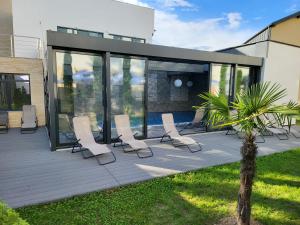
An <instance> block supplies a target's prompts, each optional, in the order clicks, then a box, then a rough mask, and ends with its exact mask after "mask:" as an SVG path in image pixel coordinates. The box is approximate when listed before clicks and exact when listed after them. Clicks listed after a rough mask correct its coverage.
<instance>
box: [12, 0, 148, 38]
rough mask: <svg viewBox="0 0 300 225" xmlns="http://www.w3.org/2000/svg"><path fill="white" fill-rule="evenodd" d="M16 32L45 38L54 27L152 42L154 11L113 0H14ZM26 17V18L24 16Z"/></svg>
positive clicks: (55, 28)
mask: <svg viewBox="0 0 300 225" xmlns="http://www.w3.org/2000/svg"><path fill="white" fill-rule="evenodd" d="M12 8H13V15H14V19H13V25H14V33H15V34H16V35H24V36H32V37H38V38H41V40H42V41H44V42H45V40H46V33H45V31H46V30H53V31H56V30H57V26H63V27H70V28H78V29H85V30H91V31H98V32H103V33H104V36H107V35H108V34H118V35H123V36H130V37H137V38H144V39H146V41H147V42H151V39H152V33H153V32H154V10H153V9H150V8H146V7H140V6H136V5H131V4H127V3H123V2H118V1H114V0H85V1H74V0H51V1H49V0H26V1H24V0H13V7H12ZM24 18H26V19H24Z"/></svg>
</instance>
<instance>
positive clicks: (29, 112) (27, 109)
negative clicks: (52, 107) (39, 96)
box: [21, 105, 38, 133]
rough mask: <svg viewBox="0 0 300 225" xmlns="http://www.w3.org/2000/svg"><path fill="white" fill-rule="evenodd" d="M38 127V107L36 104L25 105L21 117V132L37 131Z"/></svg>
mask: <svg viewBox="0 0 300 225" xmlns="http://www.w3.org/2000/svg"><path fill="white" fill-rule="evenodd" d="M37 128H38V120H37V117H36V108H35V106H34V105H23V107H22V118H21V133H25V132H26V133H27V132H35V131H36V129H37Z"/></svg>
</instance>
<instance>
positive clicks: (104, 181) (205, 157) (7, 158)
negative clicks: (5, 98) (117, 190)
mask: <svg viewBox="0 0 300 225" xmlns="http://www.w3.org/2000/svg"><path fill="white" fill-rule="evenodd" d="M190 136H191V137H193V138H194V139H195V140H198V141H199V142H200V143H202V144H203V151H202V152H198V153H194V154H192V153H190V152H189V151H188V150H187V149H184V148H182V149H181V148H174V147H173V146H171V145H169V144H167V143H166V144H161V143H159V140H158V139H152V140H147V141H146V142H147V143H148V144H149V145H150V146H151V147H152V148H153V152H154V157H152V158H147V159H139V158H138V157H137V156H136V155H135V154H128V153H127V154H125V153H123V152H122V151H121V149H120V148H114V149H113V151H114V152H115V154H116V157H117V161H116V162H115V163H113V164H109V165H105V166H99V165H98V164H97V162H96V160H95V159H86V160H84V159H82V157H81V154H80V153H76V154H71V153H70V152H69V151H57V152H51V151H50V149H49V140H48V137H47V134H46V129H45V128H40V129H39V130H38V131H37V132H36V133H34V134H20V132H19V130H18V129H11V130H10V131H9V133H8V134H0V199H1V200H3V201H5V202H6V203H7V204H8V205H9V206H11V207H22V206H26V205H31V204H38V203H44V202H49V201H54V200H58V199H62V198H66V197H70V196H74V195H79V194H84V193H88V192H93V191H99V190H103V189H108V188H112V187H117V186H120V185H125V184H129V183H133V182H139V181H143V180H147V179H151V178H154V177H160V176H166V175H170V174H174V173H179V172H185V171H189V170H195V169H199V168H203V167H208V166H213V165H218V164H224V163H229V162H234V161H238V160H240V153H239V151H240V150H239V149H240V145H241V140H240V139H238V138H237V137H236V136H225V134H224V132H218V133H202V134H196V135H190ZM294 147H300V139H296V138H294V137H290V139H289V140H287V141H279V140H278V139H277V138H276V137H267V138H266V143H264V144H259V154H260V155H266V154H272V153H275V152H280V151H285V150H288V149H291V148H294Z"/></svg>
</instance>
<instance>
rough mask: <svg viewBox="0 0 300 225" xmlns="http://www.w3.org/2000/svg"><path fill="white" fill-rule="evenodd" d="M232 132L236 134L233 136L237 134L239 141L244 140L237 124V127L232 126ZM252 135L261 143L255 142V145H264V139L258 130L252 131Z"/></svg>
mask: <svg viewBox="0 0 300 225" xmlns="http://www.w3.org/2000/svg"><path fill="white" fill-rule="evenodd" d="M232 130H233V131H235V132H236V133H235V134H237V135H238V137H239V138H241V139H243V138H245V135H246V134H245V132H244V131H243V130H242V127H241V125H239V124H237V125H235V126H233V127H232ZM252 135H254V136H255V137H256V138H257V137H260V139H261V141H255V142H256V143H265V142H266V140H265V138H264V137H263V135H262V134H261V132H260V131H259V130H258V129H253V131H252Z"/></svg>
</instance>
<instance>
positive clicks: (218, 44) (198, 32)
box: [153, 10, 255, 51]
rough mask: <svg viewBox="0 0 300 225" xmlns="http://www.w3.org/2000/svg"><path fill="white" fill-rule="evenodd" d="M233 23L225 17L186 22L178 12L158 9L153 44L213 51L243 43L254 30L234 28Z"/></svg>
mask: <svg viewBox="0 0 300 225" xmlns="http://www.w3.org/2000/svg"><path fill="white" fill-rule="evenodd" d="M232 24H234V27H235V26H236V24H235V22H232V21H230V20H229V19H227V18H223V17H219V18H211V19H202V20H196V21H189V22H186V21H183V20H180V18H178V16H177V15H176V14H173V13H167V12H163V11H159V10H157V11H156V12H155V29H156V32H155V33H154V36H153V43H156V44H162V45H168V46H177V47H184V48H194V49H202V50H209V51H211V50H217V49H221V48H226V47H230V46H235V45H240V44H242V43H243V42H244V41H245V40H246V39H247V38H249V37H250V36H251V35H253V34H254V33H255V32H254V31H253V30H249V29H232V26H233V25H232Z"/></svg>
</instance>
